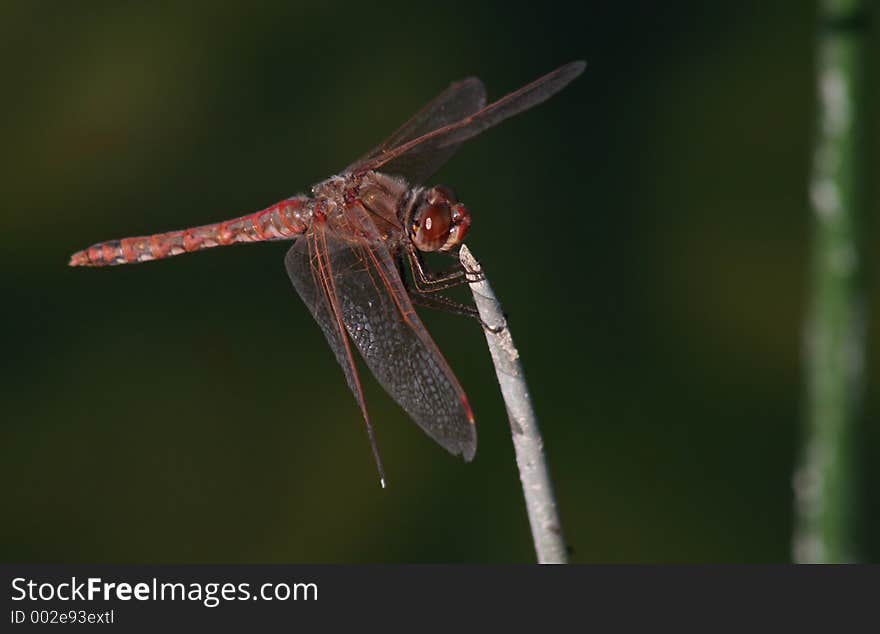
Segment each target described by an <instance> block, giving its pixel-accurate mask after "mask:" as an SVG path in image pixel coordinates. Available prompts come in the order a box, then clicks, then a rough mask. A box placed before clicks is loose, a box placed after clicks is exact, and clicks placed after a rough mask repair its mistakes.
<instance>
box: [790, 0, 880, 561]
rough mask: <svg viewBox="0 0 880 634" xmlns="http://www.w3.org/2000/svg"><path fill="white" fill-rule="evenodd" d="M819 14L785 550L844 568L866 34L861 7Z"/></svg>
mask: <svg viewBox="0 0 880 634" xmlns="http://www.w3.org/2000/svg"><path fill="white" fill-rule="evenodd" d="M819 5H820V22H819V40H818V45H819V47H818V63H817V89H818V112H817V115H818V121H817V131H816V134H817V136H816V147H815V155H814V157H813V175H812V179H811V183H810V200H811V202H812V210H813V221H814V236H813V238H814V244H813V254H812V267H811V272H810V294H811V297H810V308H809V319H808V322H807V327H806V333H805V334H806V353H807V356H806V374H807V381H808V386H807V408H806V421H805V423H806V426H805V439H804V447H803V452H802V455H801V458H800V465H799V466H798V469H797V472H796V473H795V478H794V485H795V509H796V518H795V536H794V542H793V549H792V550H793V556H794V559H795V561H798V562H844V561H855V560H856V559H857V558H858V552H857V547H856V537H857V536H856V533H857V520H858V512H857V509H858V505H857V498H858V488H859V487H858V466H857V460H856V450H857V448H858V444H857V439H856V432H857V429H856V423H857V418H858V414H859V400H860V395H861V394H860V393H861V386H862V384H863V374H864V352H865V334H864V310H863V293H862V272H863V258H862V253H861V245H860V244H859V233H860V230H861V229H862V225H863V222H864V209H863V205H864V200H865V197H864V188H865V184H866V183H865V179H864V173H863V171H862V170H863V169H864V165H863V162H862V159H863V143H864V140H865V137H866V130H865V117H864V105H863V98H864V93H865V81H866V79H867V77H868V75H867V74H866V73H865V57H866V45H867V39H868V35H869V28H868V19H867V7H866V4H865V3H864V2H862V1H861V0H821V1H820V3H819Z"/></svg>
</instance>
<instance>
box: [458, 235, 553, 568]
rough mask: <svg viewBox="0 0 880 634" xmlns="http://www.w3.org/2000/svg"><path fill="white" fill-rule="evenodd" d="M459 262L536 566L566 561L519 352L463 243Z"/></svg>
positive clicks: (536, 423)
mask: <svg viewBox="0 0 880 634" xmlns="http://www.w3.org/2000/svg"><path fill="white" fill-rule="evenodd" d="M459 258H460V260H461V264H462V266H463V267H464V268H465V271H467V272H468V275H469V277H470V278H471V279H472V280H474V281H471V282H470V287H471V292H472V293H473V295H474V303H475V304H476V306H477V310H478V311H479V313H480V318H481V319H482V320H483V324H484V328H483V331H484V332H485V334H486V342H487V343H488V345H489V353H490V354H491V355H492V363H494V364H495V374H496V375H497V376H498V383H499V385H500V386H501V395H502V397H503V398H504V404H505V406H506V408H507V417H508V419H509V420H510V430H511V432H512V435H513V448H514V451H515V452H516V465H517V467H518V468H519V477H520V480H521V481H522V487H523V495H524V496H525V500H526V510H527V511H528V514H529V524H530V525H531V527H532V539H533V540H534V542H535V551H536V553H537V555H538V563H542V564H564V563H567V562H568V556H567V553H566V549H565V540H564V538H563V536H562V525H561V524H560V522H559V513H558V511H557V508H556V498H555V497H554V495H553V486H552V485H551V482H550V472H549V471H548V469H547V461H546V460H545V458H544V441H543V440H542V439H541V432H540V431H539V430H538V421H537V419H536V418H535V412H534V410H533V409H532V403H531V399H530V398H529V390H528V387H527V386H526V379H525V375H524V373H523V369H522V366H521V365H520V363H519V353H518V352H517V350H516V347H515V346H514V345H513V337H511V335H510V329H509V328H508V326H507V320H506V319H505V317H504V312H503V311H502V309H501V304H500V303H499V302H498V300H497V299H496V298H495V294H494V293H493V292H492V287H491V286H489V282H488V280H487V279H486V276H485V273H483V271H482V268H481V267H480V263H479V262H477V259H476V258H475V257H474V256H473V254H472V253H471V252H470V250H469V249H468V248H467V247H466V246H464V245H462V247H461V252H460V254H459Z"/></svg>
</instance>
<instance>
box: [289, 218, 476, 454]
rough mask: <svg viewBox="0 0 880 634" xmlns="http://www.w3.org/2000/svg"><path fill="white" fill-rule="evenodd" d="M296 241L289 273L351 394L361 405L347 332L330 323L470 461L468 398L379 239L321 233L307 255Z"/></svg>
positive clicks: (472, 437) (417, 415)
mask: <svg viewBox="0 0 880 634" xmlns="http://www.w3.org/2000/svg"><path fill="white" fill-rule="evenodd" d="M352 213H353V214H362V216H361V217H360V218H358V219H357V220H356V222H357V223H362V226H363V227H365V228H366V227H369V226H370V225H369V217H368V216H367V214H366V211H364V210H363V209H357V208H355V209H354V210H353V211H352ZM296 246H297V245H294V248H291V250H290V252H289V253H288V255H287V258H286V265H287V270H288V273H289V274H290V277H291V280H292V281H293V283H294V286H295V287H296V289H297V291H298V292H299V294H300V296H302V297H303V300H304V301H306V303H307V304H308V305H309V308H310V310H311V311H312V314H313V315H314V316H315V319H316V320H317V321H318V323H319V324H321V328H322V330H324V334H325V336H326V337H327V341H328V343H329V344H330V347H331V348H333V350H334V352H335V353H336V358H337V360H339V363H340V365H342V366H343V370H344V371H345V372H346V377H347V378H348V380H349V387H351V389H352V392H354V394H355V398H357V399H358V401H359V402H361V403H362V402H363V395H362V391H361V389H360V385H359V384H358V383H357V379H356V372H355V370H354V365H353V362H351V360H350V351H346V348H345V346H344V345H343V344H342V342H343V341H344V340H345V339H346V337H345V335H344V334H343V333H341V332H340V328H338V327H334V326H333V323H332V322H337V323H338V322H341V323H342V324H344V327H345V330H346V331H347V334H348V338H349V339H350V340H351V341H352V342H353V343H354V345H355V347H356V348H357V349H358V351H359V352H360V354H361V357H363V359H364V361H365V363H366V364H367V367H368V368H369V369H370V371H371V372H372V373H373V376H375V377H376V380H378V381H379V383H380V384H381V385H382V387H383V388H384V389H385V391H386V392H388V394H389V395H390V396H391V397H392V398H393V399H394V400H395V401H396V402H397V403H398V404H399V405H400V406H401V407H402V408H403V409H404V410H405V411H406V412H407V414H409V416H410V418H412V419H413V420H414V421H415V422H416V424H417V425H419V427H421V428H422V430H424V431H425V433H427V434H428V435H429V436H430V437H431V438H433V439H434V440H435V441H436V442H437V443H439V444H440V445H441V446H442V447H444V448H446V449H447V450H448V451H449V452H451V453H452V454H455V455H462V456H463V457H464V458H465V460H471V459H472V458H473V456H474V453H475V452H476V443H477V438H476V428H475V425H474V420H473V414H472V413H471V409H470V405H469V404H468V401H467V397H466V396H465V394H464V391H463V390H462V388H461V385H460V384H459V383H458V380H457V379H456V378H455V375H454V374H453V373H452V369H451V368H450V367H449V364H448V363H447V362H446V360H445V359H444V358H443V355H442V354H441V353H440V350H439V349H438V348H437V345H436V344H435V343H434V341H433V340H432V339H431V336H430V335H429V334H428V332H427V330H426V329H425V327H424V325H423V324H422V322H421V320H420V319H419V317H418V315H416V313H415V310H414V309H413V306H412V303H411V302H410V299H409V296H408V295H407V293H406V290H405V288H404V287H403V283H402V281H401V279H400V275H399V273H398V271H397V267H396V266H395V265H394V261H393V259H392V257H391V255H390V254H389V253H388V250H387V249H386V248H385V246H384V244H382V243H381V239H379V238H375V239H372V238H371V239H366V238H362V239H358V240H353V239H348V237H346V238H345V239H343V238H339V237H334V234H333V232H331V231H326V232H324V233H323V234H321V235H320V236H319V239H318V240H316V242H315V244H314V245H313V247H312V250H313V251H315V250H317V253H312V254H311V256H310V257H308V259H306V258H304V257H303V256H304V255H308V254H304V253H303V250H302V248H300V249H299V250H295V248H296ZM316 255H317V257H316ZM304 267H308V268H310V269H312V271H314V269H316V268H321V269H322V270H321V271H319V272H318V273H314V272H309V271H307V270H305V268H304ZM319 285H320V286H319ZM310 302H311V303H310ZM334 313H335V314H337V315H338V319H337V318H333V315H334ZM328 322H331V323H330V324H329V325H328ZM352 376H354V379H353V378H352Z"/></svg>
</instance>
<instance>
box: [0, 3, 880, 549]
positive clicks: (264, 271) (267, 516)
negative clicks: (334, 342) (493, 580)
mask: <svg viewBox="0 0 880 634" xmlns="http://www.w3.org/2000/svg"><path fill="white" fill-rule="evenodd" d="M74 4H75V5H76V8H74V6H73V5H74ZM221 4H222V8H221ZM662 4H663V5H664V6H662V7H661V6H660V5H661V3H646V4H645V6H641V5H639V4H637V3H607V4H605V3H588V2H585V3H578V4H573V5H571V6H567V5H563V4H554V3H549V2H542V3H534V2H520V3H516V2H514V3H509V2H498V3H494V4H493V3H481V2H463V3H455V2H446V1H444V2H436V3H430V4H429V3H424V4H420V3H410V2H397V3H389V4H386V5H384V7H383V8H382V9H378V8H374V7H373V6H372V5H371V3H360V2H358V3H354V2H351V3H345V4H342V3H322V2H314V3H309V4H305V5H303V4H299V3H296V2H278V3H274V4H270V3H260V8H259V9H257V8H253V7H252V6H250V5H251V3H241V4H234V3H202V4H191V3H177V4H176V5H175V6H164V7H160V6H158V5H154V4H152V3H130V4H86V3H71V4H70V5H68V4H66V3H52V4H46V5H42V4H39V3H30V2H22V3H18V4H4V5H3V7H2V9H0V42H2V44H0V46H2V55H0V68H2V77H3V89H2V92H3V95H2V100H0V138H2V146H0V148H2V149H0V174H2V176H0V178H2V205H0V208H2V225H0V227H2V242H0V243H2V247H0V270H2V272H3V273H2V278H0V279H2V294H0V298H2V299H0V301H2V303H3V311H2V320H3V321H2V333H3V334H2V336H3V374H2V377H0V379H2V381H0V386H2V387H0V389H2V437H0V447H2V448H0V464H2V467H0V468H2V471H0V476H2V482H3V486H2V491H3V495H2V498H0V504H2V509H3V511H2V518H3V519H2V522H0V560H3V561H83V562H85V561H107V562H120V561H126V562H150V561H161V562H178V561H195V562H205V561H225V562H238V561H248V562H250V561H255V562H256V561H258V562H306V561H309V562H311V561H318V562H324V561H335V562H350V561H355V562H364V561H397V562H400V561H403V562H421V561H430V562H434V561H475V562H481V561H494V562H507V561H524V562H527V561H532V560H533V557H534V555H533V551H532V545H531V541H530V537H529V531H528V523H527V520H526V515H525V510H524V507H523V504H522V499H521V492H520V488H519V480H518V476H517V473H516V470H515V468H514V462H513V451H512V446H511V441H510V436H509V430H508V427H507V421H506V418H505V414H504V408H503V405H502V403H501V400H500V397H499V395H498V390H497V385H496V383H495V378H494V373H493V370H492V366H491V364H490V361H489V358H488V353H487V352H486V350H485V347H484V344H483V336H482V333H481V332H480V330H479V328H478V327H477V326H476V324H474V323H472V322H471V321H469V320H465V319H462V318H457V317H454V316H448V315H444V314H428V315H427V316H426V322H427V323H428V325H429V327H430V329H431V331H432V333H433V334H434V336H435V338H436V339H437V341H438V343H439V345H440V347H441V348H442V349H443V350H444V351H445V352H446V354H447V356H448V358H449V360H450V363H451V365H452V366H453V367H454V368H455V370H456V373H457V374H458V376H459V378H460V380H461V382H462V384H463V385H464V386H465V389H466V390H467V392H468V394H469V396H470V399H471V402H472V405H473V407H474V410H475V412H476V415H477V419H478V426H479V434H480V443H479V451H478V452H477V457H476V460H475V461H474V462H473V463H472V464H465V463H463V462H461V461H460V460H456V459H453V458H451V457H450V456H449V455H447V454H446V453H445V452H444V451H443V450H442V449H440V448H439V447H438V446H436V445H435V444H433V443H432V442H431V441H430V440H429V439H428V438H427V437H426V436H425V435H423V434H422V433H421V432H420V431H419V430H418V428H417V427H416V426H415V425H413V424H412V423H411V422H409V421H408V419H407V418H406V417H405V415H404V414H403V413H402V412H401V411H400V410H399V408H398V407H397V406H396V405H395V404H394V403H393V402H392V401H391V400H390V399H389V398H388V397H387V396H386V395H385V394H384V393H383V392H382V391H381V389H380V388H378V387H377V385H376V384H375V382H374V381H373V380H372V377H370V378H369V379H368V380H367V381H366V383H367V390H368V391H367V399H368V403H369V406H370V409H371V411H372V414H373V417H374V420H375V421H376V424H377V433H378V437H379V444H380V447H381V449H382V452H383V456H384V460H385V465H386V469H387V472H388V477H389V480H390V486H389V488H388V490H387V491H384V492H383V491H381V490H380V489H379V487H378V484H377V479H376V474H375V469H374V466H373V463H372V458H371V455H370V451H369V446H368V443H367V440H366V437H365V434H364V432H363V423H362V421H361V419H360V414H359V412H358V409H357V407H356V405H355V402H354V400H353V399H352V397H351V395H350V393H349V392H348V389H347V387H346V385H345V381H344V379H343V376H342V373H341V372H340V370H339V368H338V367H337V365H336V361H335V359H334V358H333V355H332V354H331V353H330V351H329V349H328V348H327V347H326V344H325V342H324V339H323V337H322V335H321V334H320V331H319V330H318V328H317V326H316V325H315V324H314V323H313V322H312V320H311V317H310V316H309V314H308V312H307V311H306V309H305V308H304V307H303V305H302V304H301V303H300V301H299V299H298V297H297V296H296V294H295V293H294V291H293V289H292V288H291V287H290V283H289V281H288V279H287V276H286V274H285V272H284V268H283V266H282V258H283V255H284V252H285V248H286V247H285V245H283V244H264V245H256V246H246V247H244V246H243V247H235V248H229V249H217V250H214V251H211V252H206V253H201V254H197V255H193V256H185V257H180V258H173V259H170V260H167V261H163V262H158V263H151V264H146V265H141V266H130V267H118V268H114V269H101V270H85V269H69V268H67V266H66V263H67V259H68V257H69V255H70V253H72V252H73V251H75V250H77V249H80V248H82V247H85V246H87V245H89V244H91V243H94V242H97V241H99V240H104V239H110V238H119V237H123V236H127V235H139V234H143V233H150V232H157V231H164V230H169V229H175V228H182V227H185V226H190V225H196V224H202V223H206V222H211V221H216V220H222V219H225V218H228V217H232V216H235V215H238V214H240V213H244V212H247V211H252V210H256V209H259V208H262V207H265V206H267V205H269V204H271V203H273V202H275V201H277V200H279V199H281V198H283V197H286V196H289V195H291V194H294V193H297V192H301V191H305V190H306V189H307V188H308V186H309V185H310V184H311V183H313V182H315V181H317V180H320V179H322V178H324V177H326V176H328V175H330V174H332V173H334V172H335V171H337V170H339V169H341V168H342V167H343V166H344V165H346V164H347V163H348V162H350V161H351V160H352V159H353V158H355V157H357V156H359V155H360V154H361V153H363V152H364V151H365V150H366V149H367V148H369V147H370V146H372V145H374V144H375V143H377V142H378V141H380V140H381V139H382V137H383V136H385V135H386V134H388V133H390V132H391V131H392V130H393V129H394V128H395V127H397V125H398V124H400V123H401V122H402V121H403V120H404V119H406V118H407V117H408V116H409V115H410V114H412V113H413V112H414V111H415V110H416V109H417V108H419V107H420V106H421V105H422V104H423V103H424V102H426V101H427V100H428V99H430V98H432V97H433V96H434V95H435V94H436V93H438V92H439V91H440V90H442V89H443V88H444V87H445V86H446V85H448V83H449V82H450V81H452V80H455V79H459V78H461V77H464V76H467V75H471V74H474V75H478V76H480V77H481V78H483V80H484V81H485V82H486V84H487V86H488V88H489V92H490V97H497V96H500V95H502V94H504V93H505V92H507V91H509V90H512V89H514V88H517V87H519V86H520V85H521V84H523V83H526V82H527V81H530V80H532V79H534V78H535V77H537V76H539V75H540V74H542V73H544V72H547V71H549V70H551V69H553V68H555V67H556V66H559V65H561V64H562V63H565V62H568V61H570V60H573V59H586V60H587V61H588V62H589V67H588V69H587V71H586V73H585V74H584V75H583V76H582V77H581V78H580V79H578V80H577V81H576V82H575V83H574V84H573V85H572V86H570V87H569V88H568V89H567V90H565V91H564V92H563V93H561V94H560V95H558V96H557V97H555V98H554V99H553V100H552V101H550V102H548V103H546V104H544V105H542V106H541V107H539V108H537V109H535V110H533V111H530V112H528V113H527V114H525V115H522V116H520V117H518V118H516V119H514V120H511V121H509V122H506V123H505V124H503V125H502V126H501V127H499V128H496V129H493V130H492V131H490V132H488V133H486V134H485V135H483V136H481V137H480V138H479V139H477V140H474V141H472V142H470V143H469V144H467V145H466V146H465V147H464V148H463V149H462V151H461V152H460V153H459V154H458V155H457V156H456V157H455V159H454V160H453V161H452V162H451V163H450V164H448V165H447V166H446V167H445V168H444V169H443V170H442V171H441V172H440V173H439V174H438V176H437V181H439V182H443V183H446V184H449V185H450V186H452V187H454V188H455V189H456V191H457V192H458V194H459V195H460V197H461V198H462V199H463V200H464V201H465V203H466V204H467V205H468V207H469V209H470V210H471V212H472V214H473V219H474V224H473V227H472V232H471V235H470V238H469V244H470V246H471V247H472V248H473V249H474V251H475V252H476V254H477V255H478V256H479V257H480V258H481V259H482V261H483V263H484V265H485V267H486V268H487V270H488V273H489V275H490V277H491V280H492V282H493V285H494V287H495V289H496V291H497V293H498V294H499V296H500V298H501V299H502V301H503V302H504V304H505V308H506V309H507V311H508V313H509V315H510V319H511V323H512V326H513V329H514V330H513V332H514V336H515V337H516V341H517V344H518V345H519V348H520V352H521V354H522V360H523V362H524V364H525V368H526V372H527V375H528V378H529V380H530V387H531V392H532V395H533V398H534V404H535V406H536V408H537V412H538V415H539V419H540V422H541V426H542V429H543V432H544V437H545V442H546V447H547V452H548V455H549V459H550V464H551V468H552V472H553V476H554V479H555V484H556V489H557V492H558V497H559V503H560V506H561V511H562V518H563V521H564V525H565V531H566V534H567V537H568V540H569V542H570V543H571V546H572V548H573V559H574V560H575V561H580V562H588V561H786V560H788V559H789V556H790V555H789V553H790V546H789V543H790V534H791V524H792V521H791V516H792V502H791V500H792V498H791V487H790V481H791V473H792V469H793V463H794V459H795V456H796V451H797V442H798V432H799V419H800V417H801V413H802V393H803V389H802V380H801V378H802V377H801V368H800V357H801V344H800V341H801V330H802V314H803V308H804V306H805V303H806V288H805V280H806V272H807V257H808V253H809V236H810V222H809V211H808V206H807V204H808V198H807V177H808V175H809V166H810V144H811V138H812V129H813V114H814V108H815V100H814V94H813V77H812V69H813V59H814V53H815V43H814V32H813V25H814V12H813V8H812V7H811V5H810V3H809V2H802V1H800V2H787V3H778V4H771V3H763V2H751V3H749V2H745V3H744V2H730V3H702V2H692V3H677V4H671V5H669V4H667V3H662ZM184 5H185V6H184ZM85 7H90V8H88V9H86V8H85ZM876 57H877V55H876V51H875V52H874V58H875V59H876ZM876 67H877V66H875V68H876ZM873 103H874V104H876V103H877V101H876V99H875V100H874V102H873ZM872 112H873V113H874V114H876V113H877V112H878V110H877V108H876V106H875V107H873V109H872ZM874 129H876V128H874ZM873 138H874V142H873V143H872V145H873V149H874V151H875V152H876V151H877V150H878V148H877V145H878V144H877V142H876V138H877V137H876V135H875V136H874V137H873ZM872 174H876V169H875V170H874V171H873V172H872ZM873 211H874V212H876V211H877V205H876V204H874V205H873ZM868 226H869V227H871V231H872V233H871V236H873V228H874V226H875V225H874V224H872V223H869V224H868ZM866 242H867V243H868V245H869V246H871V247H876V246H877V240H876V239H874V238H873V237H872V238H871V239H870V240H866ZM869 279H870V280H871V284H870V288H871V294H872V298H873V301H872V304H873V305H876V304H877V299H878V288H877V284H876V283H874V280H876V279H878V276H877V275H876V260H874V259H872V260H870V262H869ZM877 314H878V313H877V311H876V310H874V311H873V313H872V315H873V316H872V317H871V318H870V321H869V324H870V325H869V342H870V345H871V350H870V353H869V355H868V360H869V365H868V371H869V375H868V376H869V377H872V376H873V375H875V374H876V372H875V371H874V370H875V368H876V367H877V363H878V358H880V356H878V353H880V349H878V342H880V336H878V335H880V330H878V325H877V324H878V319H877V317H876V315H877ZM875 385H876V382H875V381H873V380H871V379H870V378H869V381H868V385H867V393H866V397H867V401H866V408H865V417H864V418H865V421H866V422H865V425H864V442H863V443H862V447H863V460H864V463H865V465H866V474H865V475H866V479H865V484H864V490H863V491H862V492H861V496H862V499H863V501H864V505H865V509H866V521H865V524H864V526H863V531H862V533H863V538H864V539H863V545H864V554H865V557H866V558H868V559H873V560H877V559H880V539H878V538H877V535H878V533H880V530H878V528H880V513H878V508H877V506H878V501H880V494H878V492H877V488H878V486H880V469H878V467H877V464H878V462H880V461H878V459H880V451H878V443H880V434H878V430H877V427H876V425H873V424H871V421H873V420H874V419H876V417H877V414H878V411H880V393H878V390H877V389H876V388H875Z"/></svg>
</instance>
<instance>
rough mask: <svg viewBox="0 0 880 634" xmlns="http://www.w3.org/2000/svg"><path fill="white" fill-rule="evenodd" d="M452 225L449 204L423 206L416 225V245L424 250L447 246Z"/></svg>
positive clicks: (434, 249) (435, 249)
mask: <svg viewBox="0 0 880 634" xmlns="http://www.w3.org/2000/svg"><path fill="white" fill-rule="evenodd" d="M451 227H452V211H450V209H449V205H447V204H445V203H440V204H436V205H432V204H426V205H424V206H423V207H422V209H421V213H420V214H419V217H418V224H417V225H416V227H415V235H414V236H413V239H414V240H415V243H416V247H418V248H419V249H420V250H422V251H437V250H438V249H442V248H443V247H444V246H446V239H447V237H448V236H449V229H450V228H451Z"/></svg>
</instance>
